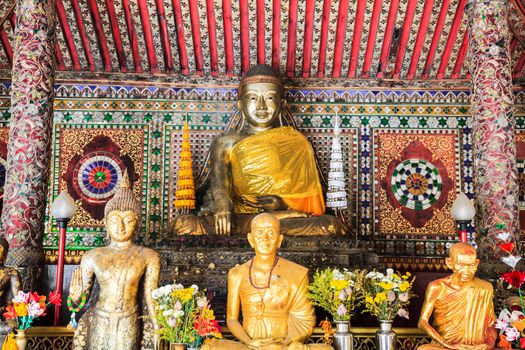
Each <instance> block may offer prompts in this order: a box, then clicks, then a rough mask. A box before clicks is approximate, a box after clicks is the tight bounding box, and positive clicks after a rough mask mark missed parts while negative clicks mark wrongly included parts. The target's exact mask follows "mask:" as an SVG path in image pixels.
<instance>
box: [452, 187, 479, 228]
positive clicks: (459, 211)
mask: <svg viewBox="0 0 525 350" xmlns="http://www.w3.org/2000/svg"><path fill="white" fill-rule="evenodd" d="M450 214H452V217H453V218H454V219H455V220H456V221H470V220H472V219H474V216H475V215H476V208H474V206H473V205H472V202H471V201H470V199H468V197H467V195H466V194H465V193H463V192H460V193H459V194H458V196H457V197H456V200H455V201H454V203H452V208H451V209H450Z"/></svg>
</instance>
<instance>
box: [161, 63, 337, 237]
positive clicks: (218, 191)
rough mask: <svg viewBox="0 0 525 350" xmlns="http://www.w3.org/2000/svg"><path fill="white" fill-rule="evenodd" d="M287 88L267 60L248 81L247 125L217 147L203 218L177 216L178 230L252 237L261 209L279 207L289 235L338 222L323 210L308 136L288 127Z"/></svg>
mask: <svg viewBox="0 0 525 350" xmlns="http://www.w3.org/2000/svg"><path fill="white" fill-rule="evenodd" d="M283 94H284V87H283V84H282V82H281V79H280V78H279V76H278V74H277V73H275V71H274V70H273V69H272V68H271V67H270V66H267V65H258V66H255V67H252V68H251V69H250V70H249V71H248V72H247V73H246V75H245V76H244V77H243V78H242V80H241V83H240V86H239V90H238V95H239V100H238V108H239V110H240V111H241V113H242V116H243V120H244V127H243V128H242V130H240V132H225V133H223V134H221V135H219V136H218V137H217V138H215V140H214V141H213V143H212V145H211V148H210V167H211V174H210V191H209V195H208V196H207V197H206V199H207V203H205V205H204V207H205V208H207V209H208V211H203V210H201V213H200V214H201V216H200V217H197V216H192V215H182V216H178V217H177V218H175V219H174V220H172V228H171V229H172V231H173V232H174V233H175V234H197V235H199V234H210V233H214V234H219V235H228V234H230V233H238V234H245V233H246V232H247V231H248V230H249V228H250V222H251V220H252V219H253V217H254V216H255V215H256V214H257V213H261V212H272V213H273V214H274V215H275V216H277V217H278V218H279V219H281V224H282V225H281V227H282V230H283V233H285V234H289V235H329V234H332V233H336V232H338V231H340V230H341V225H340V222H339V220H338V219H337V218H336V217H334V216H330V215H323V214H324V212H325V203H324V198H323V191H322V187H321V182H320V179H319V173H318V169H317V165H316V161H315V156H314V151H313V149H312V147H311V145H310V143H309V142H308V140H307V139H306V138H305V137H304V136H303V135H302V134H301V133H300V132H299V131H297V130H296V129H295V128H293V127H291V126H284V122H283V120H284V119H283V115H282V113H283V109H284V107H285V105H286V101H285V100H284V99H283Z"/></svg>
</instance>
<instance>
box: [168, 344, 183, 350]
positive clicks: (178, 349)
mask: <svg viewBox="0 0 525 350" xmlns="http://www.w3.org/2000/svg"><path fill="white" fill-rule="evenodd" d="M170 350H186V344H184V343H170Z"/></svg>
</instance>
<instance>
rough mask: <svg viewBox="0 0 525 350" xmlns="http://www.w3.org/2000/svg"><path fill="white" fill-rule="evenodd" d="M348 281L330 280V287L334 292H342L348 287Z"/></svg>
mask: <svg viewBox="0 0 525 350" xmlns="http://www.w3.org/2000/svg"><path fill="white" fill-rule="evenodd" d="M348 284H349V283H348V281H346V280H331V281H330V286H331V287H332V288H334V289H335V290H342V289H345V288H346V287H348Z"/></svg>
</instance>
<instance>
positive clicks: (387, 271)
mask: <svg viewBox="0 0 525 350" xmlns="http://www.w3.org/2000/svg"><path fill="white" fill-rule="evenodd" d="M393 274H394V269H386V275H387V276H388V277H391V276H392V275H393Z"/></svg>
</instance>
